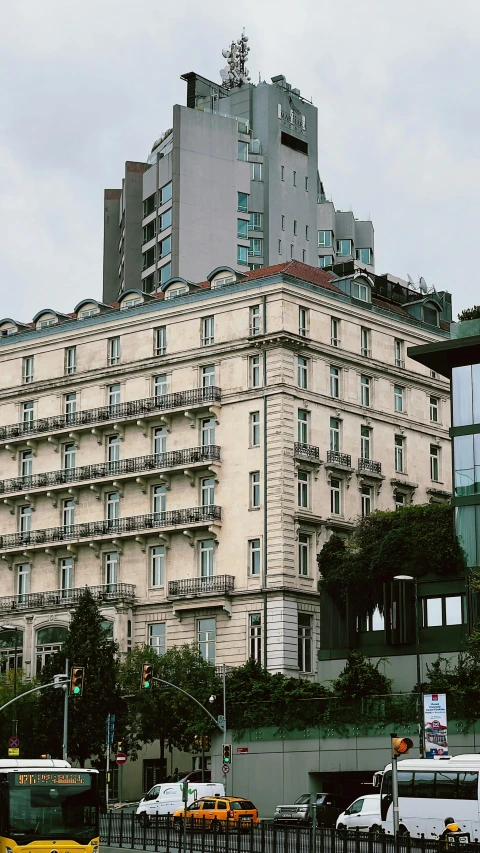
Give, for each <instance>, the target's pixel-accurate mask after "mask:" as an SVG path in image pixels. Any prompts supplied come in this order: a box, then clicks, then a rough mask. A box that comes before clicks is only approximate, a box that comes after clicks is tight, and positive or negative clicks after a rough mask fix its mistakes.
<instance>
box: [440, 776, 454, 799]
mask: <svg viewBox="0 0 480 853" xmlns="http://www.w3.org/2000/svg"><path fill="white" fill-rule="evenodd" d="M436 776H437V778H436V779H435V796H436V798H437V800H438V799H440V800H456V799H457V797H458V773H437V774H436Z"/></svg>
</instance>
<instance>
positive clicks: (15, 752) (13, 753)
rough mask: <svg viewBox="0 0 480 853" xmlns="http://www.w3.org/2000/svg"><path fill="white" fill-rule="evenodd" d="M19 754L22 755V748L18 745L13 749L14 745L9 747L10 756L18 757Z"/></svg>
mask: <svg viewBox="0 0 480 853" xmlns="http://www.w3.org/2000/svg"><path fill="white" fill-rule="evenodd" d="M19 755H20V750H19V749H18V748H17V747H14V748H13V749H12V747H9V749H8V757H9V758H18V756H19Z"/></svg>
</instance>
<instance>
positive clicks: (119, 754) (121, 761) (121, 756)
mask: <svg viewBox="0 0 480 853" xmlns="http://www.w3.org/2000/svg"><path fill="white" fill-rule="evenodd" d="M126 760H127V756H126V755H125V753H124V752H117V754H116V756H115V761H116V762H117V764H125V762H126Z"/></svg>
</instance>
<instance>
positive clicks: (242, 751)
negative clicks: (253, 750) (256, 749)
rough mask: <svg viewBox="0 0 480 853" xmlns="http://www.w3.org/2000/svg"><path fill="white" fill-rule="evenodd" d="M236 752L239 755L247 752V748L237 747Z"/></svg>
mask: <svg viewBox="0 0 480 853" xmlns="http://www.w3.org/2000/svg"><path fill="white" fill-rule="evenodd" d="M237 752H238V753H240V755H241V754H242V753H245V752H248V746H237Z"/></svg>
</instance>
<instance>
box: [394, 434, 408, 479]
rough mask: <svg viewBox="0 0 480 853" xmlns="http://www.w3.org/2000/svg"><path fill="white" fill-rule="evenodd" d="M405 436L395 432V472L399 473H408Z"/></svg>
mask: <svg viewBox="0 0 480 853" xmlns="http://www.w3.org/2000/svg"><path fill="white" fill-rule="evenodd" d="M405 444H406V442H405V437H404V436H403V435H398V434H395V444H394V447H395V472H396V473H397V474H405V473H406V465H405Z"/></svg>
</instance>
